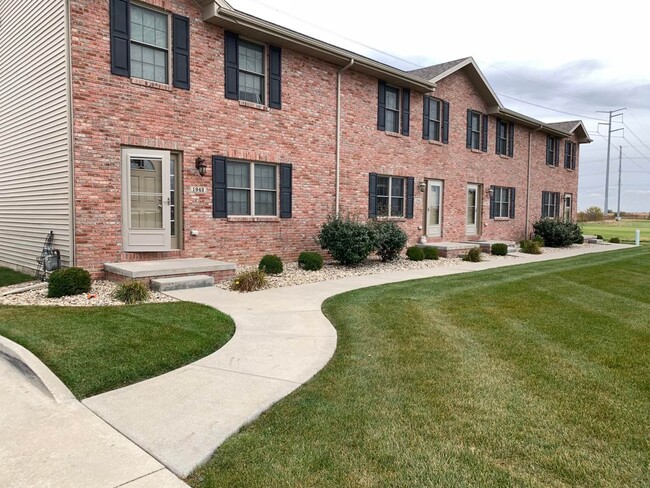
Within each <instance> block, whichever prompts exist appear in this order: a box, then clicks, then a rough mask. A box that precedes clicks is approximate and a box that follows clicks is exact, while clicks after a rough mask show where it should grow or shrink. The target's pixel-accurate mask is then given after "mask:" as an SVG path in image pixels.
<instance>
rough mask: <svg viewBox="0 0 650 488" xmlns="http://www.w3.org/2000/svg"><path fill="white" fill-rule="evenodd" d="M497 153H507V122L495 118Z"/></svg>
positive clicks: (503, 154) (504, 154)
mask: <svg viewBox="0 0 650 488" xmlns="http://www.w3.org/2000/svg"><path fill="white" fill-rule="evenodd" d="M497 154H500V155H502V156H506V155H507V154H508V124H507V123H505V122H504V121H503V120H501V119H497Z"/></svg>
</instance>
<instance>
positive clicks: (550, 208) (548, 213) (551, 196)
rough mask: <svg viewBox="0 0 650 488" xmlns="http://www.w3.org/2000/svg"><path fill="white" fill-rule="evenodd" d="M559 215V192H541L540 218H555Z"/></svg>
mask: <svg viewBox="0 0 650 488" xmlns="http://www.w3.org/2000/svg"><path fill="white" fill-rule="evenodd" d="M559 216H560V193H559V192H554V191H543V192H542V218H543V219H545V218H551V219H555V218H557V217H559Z"/></svg>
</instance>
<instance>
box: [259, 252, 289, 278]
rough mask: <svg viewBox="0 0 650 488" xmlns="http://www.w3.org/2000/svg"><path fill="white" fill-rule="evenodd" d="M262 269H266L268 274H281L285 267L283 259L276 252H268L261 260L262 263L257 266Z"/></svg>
mask: <svg viewBox="0 0 650 488" xmlns="http://www.w3.org/2000/svg"><path fill="white" fill-rule="evenodd" d="M257 269H259V270H260V271H264V272H265V273H267V274H280V273H282V270H283V269H284V266H282V259H280V257H279V256H276V255H275V254H267V255H266V256H264V257H263V258H262V259H261V260H260V264H259V266H258V267H257Z"/></svg>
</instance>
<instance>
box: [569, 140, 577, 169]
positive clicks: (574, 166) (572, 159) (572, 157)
mask: <svg viewBox="0 0 650 488" xmlns="http://www.w3.org/2000/svg"><path fill="white" fill-rule="evenodd" d="M571 144H573V151H571V169H576V158H577V155H576V153H577V152H578V145H577V144H576V143H575V142H572V143H571Z"/></svg>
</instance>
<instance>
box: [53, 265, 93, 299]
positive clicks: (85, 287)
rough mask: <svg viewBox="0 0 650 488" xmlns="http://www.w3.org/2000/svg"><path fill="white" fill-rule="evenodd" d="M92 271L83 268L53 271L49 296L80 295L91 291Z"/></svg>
mask: <svg viewBox="0 0 650 488" xmlns="http://www.w3.org/2000/svg"><path fill="white" fill-rule="evenodd" d="M90 283H91V280H90V273H89V272H88V271H86V270H85V269H83V268H62V269H57V270H56V271H53V272H52V274H51V275H50V279H49V283H48V285H47V296H48V297H49V298H60V297H67V296H71V295H79V294H81V293H88V292H89V291H90Z"/></svg>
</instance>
